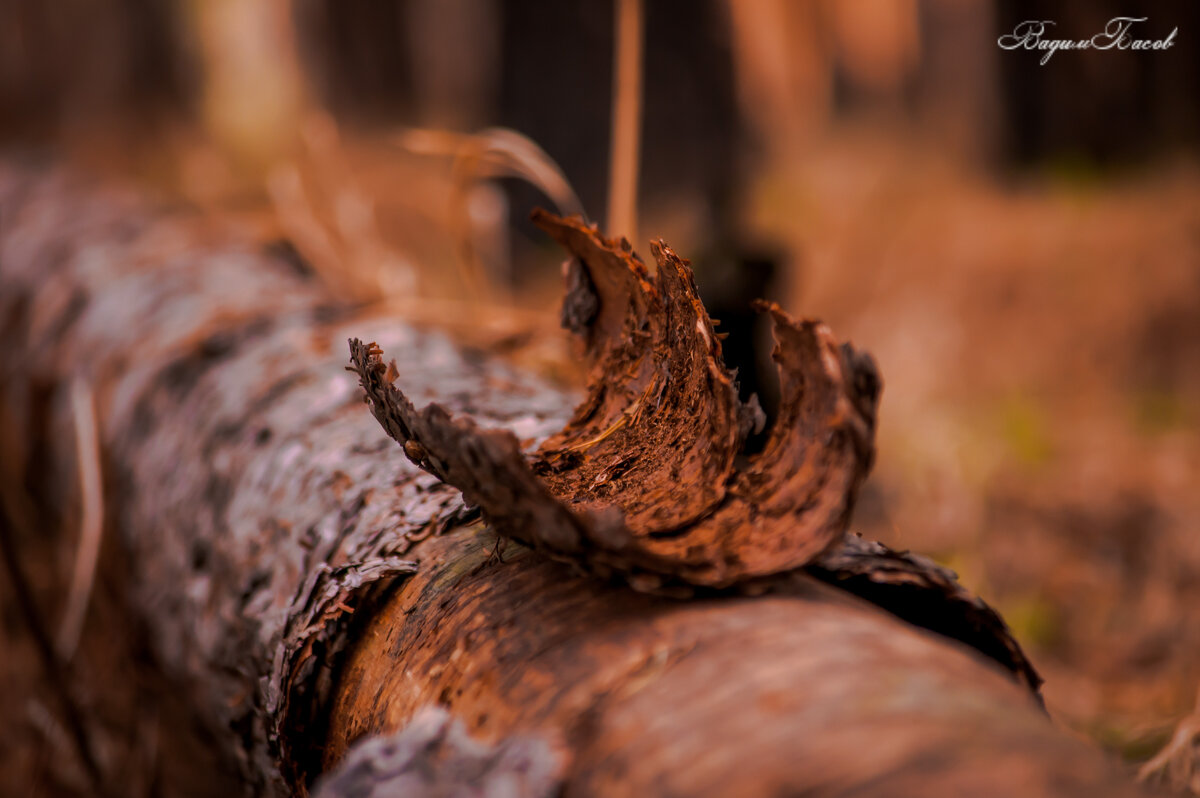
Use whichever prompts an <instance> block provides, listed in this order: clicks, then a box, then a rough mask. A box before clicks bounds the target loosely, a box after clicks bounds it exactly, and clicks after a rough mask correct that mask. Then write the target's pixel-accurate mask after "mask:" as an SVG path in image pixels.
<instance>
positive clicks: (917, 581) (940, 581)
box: [805, 535, 1042, 700]
mask: <svg viewBox="0 0 1200 798" xmlns="http://www.w3.org/2000/svg"><path fill="white" fill-rule="evenodd" d="M805 570H806V571H807V572H808V573H809V574H810V575H812V576H815V577H816V578H818V579H820V580H822V581H824V582H828V583H829V584H832V585H836V586H837V587H840V588H842V589H843V590H846V591H849V592H851V593H853V594H855V595H856V596H859V597H860V598H864V599H866V600H867V601H870V602H871V603H872V604H875V605H877V606H879V607H882V608H884V609H885V610H887V611H888V612H891V613H892V614H893V615H896V616H898V617H900V618H903V619H904V620H906V621H908V622H909V623H911V624H914V625H915V626H920V627H922V628H924V629H929V630H930V631H933V632H937V633H938V634H941V635H944V636H945V637H949V638H951V639H953V640H957V641H959V642H960V643H963V644H965V645H968V646H970V647H971V648H973V649H975V650H976V651H978V652H979V653H981V654H983V655H984V656H986V657H989V658H990V659H993V660H995V661H996V662H997V663H999V664H1000V665H1001V666H1002V667H1003V668H1004V669H1005V670H1007V671H1008V672H1009V673H1011V674H1012V676H1013V678H1014V679H1016V680H1017V681H1018V682H1020V683H1022V684H1024V685H1025V686H1027V687H1028V688H1029V689H1030V690H1031V691H1032V692H1033V694H1034V695H1036V696H1038V697H1039V700H1040V693H1039V688H1040V686H1041V684H1042V677H1041V676H1039V675H1038V673H1037V671H1036V670H1035V669H1034V667H1033V664H1032V663H1031V662H1030V661H1029V659H1028V658H1027V657H1026V656H1025V652H1024V651H1022V650H1021V646H1020V644H1019V643H1017V641H1016V639H1015V638H1014V637H1013V636H1012V632H1011V631H1010V630H1009V628H1008V624H1006V623H1005V622H1004V619H1003V618H1001V617H1000V615H999V613H997V612H996V611H995V610H994V609H992V608H991V607H990V606H988V604H987V603H986V602H985V601H984V600H983V599H981V598H979V597H978V596H976V595H975V594H974V593H972V592H971V591H970V590H968V589H967V588H965V587H963V586H962V585H961V584H960V583H959V581H958V577H957V575H955V573H954V572H953V571H951V570H950V569H948V568H943V567H942V566H940V565H938V564H937V563H935V562H934V561H933V560H930V559H929V558H927V557H922V556H921V555H919V554H913V553H911V552H907V551H901V552H897V551H892V550H891V549H889V548H888V547H887V546H884V545H883V544H882V543H877V542H874V541H867V540H863V539H862V538H861V537H859V536H858V535H847V536H846V538H845V539H844V540H843V541H842V542H841V543H840V544H839V545H837V546H834V547H832V548H830V549H829V550H828V551H826V552H825V553H824V554H822V555H821V556H820V557H818V558H817V559H816V561H814V562H813V563H811V564H810V565H808V566H807V567H806V569H805Z"/></svg>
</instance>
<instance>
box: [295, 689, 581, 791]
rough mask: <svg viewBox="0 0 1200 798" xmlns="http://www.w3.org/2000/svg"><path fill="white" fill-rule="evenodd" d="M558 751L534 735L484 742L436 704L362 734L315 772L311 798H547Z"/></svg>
mask: <svg viewBox="0 0 1200 798" xmlns="http://www.w3.org/2000/svg"><path fill="white" fill-rule="evenodd" d="M563 764H564V761H563V756H562V755H561V753H560V752H558V751H557V750H556V749H555V747H554V746H551V745H550V744H549V743H547V742H546V741H544V740H542V739H541V738H539V737H534V736H529V735H514V736H513V737H509V738H507V739H505V740H503V741H501V742H500V743H499V744H497V745H494V746H493V745H487V744H485V743H481V742H479V741H477V740H473V739H472V738H471V737H470V736H468V735H467V732H466V728H465V727H464V726H463V723H462V721H459V720H455V719H454V718H452V717H451V715H450V713H448V712H446V711H445V710H444V709H441V708H440V707H434V706H430V707H426V708H425V709H422V710H421V711H420V712H418V713H417V714H416V715H415V716H414V717H413V719H412V721H411V722H409V723H408V725H406V726H405V727H404V729H403V730H401V731H400V732H399V733H397V734H394V735H382V736H379V737H370V738H367V739H365V740H363V741H361V742H359V743H358V744H356V745H355V746H354V748H353V749H351V750H350V751H349V752H348V753H347V755H346V758H345V760H344V761H343V762H342V763H341V764H340V765H339V766H338V767H337V769H336V770H334V771H332V772H330V773H329V774H327V775H325V776H323V777H322V778H321V780H320V781H319V782H318V783H317V786H316V789H315V790H314V792H313V796H314V798H391V797H392V796H404V798H552V796H554V795H557V794H558V792H559V788H560V784H561V778H562V771H563Z"/></svg>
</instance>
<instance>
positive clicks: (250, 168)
mask: <svg viewBox="0 0 1200 798" xmlns="http://www.w3.org/2000/svg"><path fill="white" fill-rule="evenodd" d="M1133 13H1136V14H1137V15H1141V16H1147V17H1148V18H1149V19H1148V20H1147V21H1146V22H1144V23H1141V24H1140V26H1139V27H1138V28H1136V29H1135V32H1138V34H1139V35H1141V36H1145V37H1153V38H1160V37H1162V36H1165V35H1166V34H1168V33H1169V32H1170V31H1171V29H1172V28H1174V27H1178V28H1179V33H1178V35H1177V37H1176V44H1175V46H1174V47H1173V48H1172V49H1170V50H1167V51H1162V52H1159V51H1149V52H1140V53H1134V52H1129V51H1110V52H1061V53H1058V54H1056V55H1055V56H1054V57H1053V58H1052V59H1051V60H1050V62H1049V63H1048V64H1047V65H1045V66H1039V65H1038V60H1039V56H1040V54H1038V53H1030V52H1022V51H1012V52H1008V51H1002V50H1000V49H999V48H998V47H997V45H996V39H997V37H998V36H1000V35H1002V34H1004V33H1009V32H1011V31H1012V29H1013V28H1014V27H1015V25H1016V24H1017V23H1018V22H1020V21H1022V20H1026V19H1052V20H1055V21H1056V22H1057V27H1056V29H1055V32H1056V34H1059V35H1064V36H1070V37H1071V38H1077V37H1089V36H1091V35H1092V34H1094V33H1097V32H1100V31H1101V30H1103V28H1104V26H1105V24H1106V23H1107V21H1108V20H1109V19H1110V18H1111V17H1113V16H1116V15H1120V14H1133ZM1198 35H1200V4H1197V3H1193V2H1178V3H1170V2H1156V3H1148V2H1141V3H1134V2H1126V3H1119V2H1113V1H1111V0H1101V1H1100V2H1030V1H1029V0H995V1H994V2H982V1H981V2H965V1H963V0H856V1H855V2H835V1H834V0H737V1H736V2H733V0H729V1H728V2H721V1H719V0H708V1H707V2H700V1H699V0H697V2H666V0H646V2H645V42H646V46H645V61H644V75H645V101H644V116H643V124H642V134H643V147H642V168H641V192H640V205H641V221H640V224H639V227H640V230H641V239H640V240H638V241H636V242H635V248H637V249H638V250H640V251H642V252H645V251H646V249H647V247H646V240H648V239H649V238H650V237H652V236H653V237H658V236H662V237H663V238H665V239H666V240H667V241H668V242H669V243H670V244H671V245H672V247H674V248H675V249H676V250H677V251H678V252H679V253H680V254H682V255H685V256H689V257H691V258H692V259H693V261H694V262H695V266H696V269H697V274H698V279H699V281H700V287H701V291H702V293H703V294H704V295H705V298H706V301H707V302H708V304H709V306H710V308H711V310H712V314H713V315H714V316H715V317H716V318H718V319H721V320H722V321H723V322H724V324H723V326H722V329H723V330H726V331H728V332H730V333H731V337H730V339H729V341H728V342H727V349H728V354H729V357H730V359H731V360H733V361H734V362H735V364H737V365H738V366H739V368H740V369H741V374H742V377H743V383H744V386H743V387H744V388H745V389H746V390H748V391H749V390H755V391H758V392H759V393H760V394H762V395H763V396H764V397H766V399H767V401H766V402H765V403H766V404H767V405H768V406H769V405H770V401H769V398H770V396H771V394H772V391H773V387H772V385H771V369H770V363H769V354H768V353H769V340H766V339H765V338H764V336H765V335H766V331H765V330H764V329H762V328H761V327H760V326H759V325H758V324H757V322H756V320H755V319H754V317H753V314H751V312H750V311H749V308H748V301H749V300H750V299H751V298H753V297H756V296H766V297H769V298H771V299H775V300H776V301H779V302H780V303H782V304H783V305H784V307H785V308H787V309H788V310H789V311H791V312H793V313H796V314H801V315H808V316H816V317H820V318H822V319H824V320H826V321H827V322H829V323H830V325H831V326H832V327H833V329H834V330H835V331H836V332H837V334H838V335H839V337H841V338H843V339H849V340H853V341H854V343H855V344H856V345H858V346H861V347H864V348H866V349H868V350H870V351H871V352H872V353H874V355H875V356H876V357H877V359H878V361H879V364H880V367H881V370H882V372H883V375H884V380H885V386H886V387H885V391H884V397H883V404H882V414H881V427H880V432H879V435H880V440H879V456H878V460H877V466H876V469H875V473H874V475H873V476H872V477H871V480H870V482H869V484H868V487H867V488H866V490H865V495H864V497H863V499H862V501H861V503H860V506H859V509H858V511H857V515H856V518H855V522H854V528H856V529H857V530H858V531H860V532H862V534H863V535H864V536H866V537H869V538H876V539H880V540H882V541H884V542H886V543H887V544H888V545H890V546H893V547H896V548H910V549H913V550H916V551H920V552H924V553H928V554H931V555H933V556H934V557H935V558H936V559H938V560H939V561H942V562H944V563H946V564H949V565H950V566H951V567H953V568H954V569H956V570H957V571H958V572H959V573H960V576H961V577H962V579H963V580H964V581H965V583H966V584H968V585H970V586H971V587H972V588H973V589H975V590H976V591H977V592H978V593H979V594H981V595H982V596H984V597H985V598H986V599H988V600H989V601H991V602H993V603H994V604H995V605H996V606H997V607H998V608H999V609H1000V610H1001V611H1002V612H1003V614H1004V615H1005V617H1006V618H1007V619H1008V620H1009V621H1010V622H1011V624H1012V625H1013V627H1014V630H1015V632H1016V634H1017V636H1018V638H1019V639H1020V640H1021V641H1022V643H1023V644H1024V645H1026V646H1027V647H1028V650H1029V653H1030V655H1031V657H1032V659H1033V660H1034V662H1035V663H1036V665H1037V666H1038V667H1039V669H1040V670H1041V671H1042V673H1043V675H1044V676H1045V678H1046V686H1045V696H1046V700H1047V704H1048V706H1049V708H1050V710H1051V712H1052V714H1053V715H1054V717H1055V718H1056V719H1057V720H1058V721H1059V722H1061V723H1062V724H1064V725H1065V726H1067V727H1069V728H1071V729H1074V730H1076V731H1077V732H1078V733H1080V734H1081V735H1086V736H1088V737H1090V738H1093V739H1095V740H1097V741H1098V742H1099V743H1100V744H1102V745H1104V746H1106V747H1108V748H1109V749H1111V750H1114V751H1116V752H1118V753H1119V754H1120V755H1121V756H1123V757H1125V758H1127V759H1129V760H1133V761H1141V760H1144V759H1146V758H1148V757H1149V756H1150V755H1151V754H1152V753H1153V752H1154V751H1155V750H1157V749H1158V748H1159V747H1161V746H1162V745H1163V744H1164V743H1165V742H1166V740H1167V739H1168V738H1169V736H1170V734H1171V731H1172V729H1173V728H1174V726H1175V724H1176V723H1177V722H1178V721H1179V719H1180V718H1181V717H1183V716H1184V715H1186V714H1188V713H1189V712H1190V711H1191V710H1192V707H1193V705H1194V703H1195V702H1196V699H1197V686H1198V685H1200V611H1197V608H1198V607H1200V162H1198V160H1197V156H1198V154H1200V45H1197V44H1196V43H1195V37H1196V36H1198ZM612 45H613V8H612V4H611V3H610V2H602V1H597V2H585V3H561V2H552V0H537V1H534V0H360V2H353V3H349V2H338V1H337V0H175V2H161V1H160V0H55V1H54V2H40V1H39V0H0V142H2V146H3V147H4V149H5V151H6V152H8V153H9V154H14V153H18V152H20V153H25V154H30V153H32V154H33V155H34V156H36V157H41V156H46V155H48V156H53V157H55V158H58V159H69V160H71V161H73V162H75V163H77V164H79V165H81V166H82V167H83V168H88V169H91V170H94V171H97V172H100V173H103V174H112V175H115V176H118V177H120V178H122V179H125V180H129V181H132V182H135V183H137V184H139V185H141V186H143V187H145V188H146V189H148V190H151V191H153V192H157V193H158V194H160V195H162V196H164V197H166V198H167V199H168V200H170V201H177V202H180V203H186V204H189V205H195V206H199V207H200V208H202V209H203V210H204V212H206V213H209V214H211V215H212V217H213V218H214V220H216V221H219V223H221V224H226V225H230V224H231V225H235V226H237V227H239V228H241V229H242V230H243V231H244V232H245V234H247V235H252V236H255V237H256V238H258V239H259V240H261V242H262V244H263V245H264V246H271V247H275V248H281V249H282V251H285V252H287V253H289V255H290V256H291V257H294V258H295V262H296V263H297V265H298V268H306V269H307V268H311V269H314V270H315V271H316V272H317V273H319V274H320V275H322V276H323V277H325V278H326V279H327V280H328V281H329V283H330V285H331V287H332V288H333V289H334V290H337V291H339V292H341V293H342V294H343V295H345V296H348V297H351V298H353V299H356V300H362V301H384V302H388V303H391V304H393V305H394V306H395V308H396V312H397V313H398V314H408V315H410V316H412V317H413V318H414V319H415V320H417V321H420V322H421V323H430V324H437V325H440V326H444V327H447V328H449V329H452V330H453V331H454V332H455V334H456V335H459V336H460V337H462V338H463V339H464V340H466V341H467V342H468V343H469V344H472V345H478V346H488V347H491V348H493V349H495V348H497V347H501V348H503V349H504V350H505V351H506V352H507V353H508V355H509V356H511V357H513V358H515V359H518V360H520V361H522V362H523V363H525V364H527V365H529V366H530V367H532V368H537V369H540V370H542V371H544V372H546V373H548V374H551V375H554V376H558V377H560V378H562V379H570V378H572V376H573V375H572V371H571V366H570V359H569V357H568V347H567V341H566V337H565V334H563V333H561V332H560V331H558V329H557V307H556V303H557V299H558V295H559V293H560V290H561V279H560V276H559V274H560V273H559V268H558V262H559V257H560V256H559V255H558V254H557V252H556V249H555V248H554V247H552V246H551V245H550V244H549V243H548V242H546V241H544V240H543V239H542V238H541V237H540V236H539V235H537V233H536V231H534V230H533V228H532V227H530V226H529V225H528V224H527V223H526V222H525V218H526V216H527V214H528V212H529V210H530V209H531V208H532V207H533V206H535V205H537V204H552V203H554V202H555V201H557V202H558V203H559V204H560V206H563V207H568V208H569V207H570V205H571V203H572V200H571V191H570V190H569V189H567V188H566V187H564V186H563V185H560V184H559V183H557V182H556V181H555V179H554V173H553V171H552V170H550V169H549V168H548V166H547V164H546V162H545V161H544V160H542V156H540V154H539V153H538V151H537V147H540V148H541V149H542V150H544V151H545V153H546V154H548V156H549V157H550V158H552V159H553V161H554V162H556V163H557V164H558V165H559V167H561V170H562V174H563V175H565V177H566V179H567V181H569V183H570V186H572V187H573V189H574V194H575V195H577V198H578V201H579V203H580V204H581V206H582V208H583V209H584V210H585V211H586V212H587V213H588V215H589V217H590V218H592V219H594V220H596V221H598V222H600V224H601V229H602V230H603V229H604V219H603V216H602V214H603V209H604V205H605V200H606V196H605V193H606V185H607V174H608V153H609V115H610V102H611V74H612V58H613V56H612V49H613V46H612ZM495 127H504V128H509V129H512V130H514V131H517V132H518V133H520V134H522V136H523V137H524V138H522V137H515V136H512V135H510V134H507V133H503V132H495V131H493V132H490V133H486V134H484V135H472V134H475V133H477V132H478V131H482V130H487V129H489V128H495ZM531 142H532V144H531ZM533 144H536V145H537V147H535V146H533ZM520 174H525V175H531V176H532V177H533V178H534V181H533V182H534V183H537V184H539V185H540V186H541V190H539V189H538V188H535V187H533V186H532V185H531V184H530V182H529V181H524V180H518V179H515V178H514V175H520ZM546 194H549V195H550V196H546ZM616 232H620V231H616ZM401 379H403V375H402V376H401ZM5 477H6V478H12V477H13V475H12V474H11V473H10V474H7V475H5ZM73 534H74V532H72V531H70V530H68V531H65V532H63V533H62V534H61V535H54V534H47V536H46V540H45V541H42V542H41V543H39V544H38V545H39V546H41V548H42V550H43V553H44V554H45V556H44V557H43V558H42V559H41V560H40V561H39V562H40V564H39V565H38V566H37V570H38V571H39V574H38V578H39V583H40V584H41V586H42V587H43V588H44V590H45V593H46V596H47V599H46V600H47V602H48V604H49V606H51V607H53V606H54V605H53V602H54V599H53V595H54V585H55V584H56V580H57V583H61V582H62V581H64V580H66V578H67V577H66V574H67V571H68V570H69V567H70V562H71V551H72V550H71V546H72V537H71V536H72V535H73ZM42 571H44V573H41V572H42ZM7 590H8V588H7V586H5V587H3V588H0V595H3V596H4V598H3V634H4V636H5V637H6V638H7V639H8V640H10V641H11V640H13V639H15V638H16V637H18V636H19V634H20V630H21V623H22V621H21V618H20V616H19V615H17V614H16V613H15V611H14V610H13V609H12V602H11V601H10V600H9V597H8V596H7ZM4 650H5V653H4V654H3V655H2V656H0V659H2V660H3V662H2V663H0V673H3V674H4V678H5V679H6V680H8V679H13V678H15V679H18V680H26V679H28V680H32V678H33V676H32V674H35V673H36V663H35V662H34V661H33V660H32V659H29V661H28V662H27V663H26V662H24V660H23V659H22V658H21V656H20V652H21V651H22V648H21V647H20V646H19V645H17V644H14V645H13V646H11V647H10V646H9V645H8V644H4ZM17 715H18V716H19V717H17V718H16V719H15V720H13V721H12V722H11V724H9V729H10V731H13V730H14V727H13V726H12V724H17V726H18V727H19V728H26V729H29V728H32V727H37V725H38V724H37V723H36V719H37V713H29V714H28V716H23V715H21V712H19V711H18V712H17ZM31 718H32V719H33V720H30V719H31ZM26 733H27V734H29V735H30V736H31V738H34V737H36V732H33V731H28V732H26ZM5 748H6V749H7V750H8V751H9V753H8V755H9V756H17V755H18V751H17V748H8V747H7V746H5ZM23 755H24V754H22V756H23Z"/></svg>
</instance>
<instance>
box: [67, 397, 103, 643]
mask: <svg viewBox="0 0 1200 798" xmlns="http://www.w3.org/2000/svg"><path fill="white" fill-rule="evenodd" d="M71 414H72V417H73V418H74V421H75V442H76V452H77V457H78V464H79V495H80V497H81V504H82V506H83V514H82V519H81V520H80V524H79V548H78V549H77V550H76V553H75V568H74V570H73V572H72V575H71V589H70V592H69V593H68V594H67V608H66V611H65V612H64V613H63V617H62V623H61V625H60V626H59V628H58V639H57V641H56V645H55V648H56V649H57V651H58V656H59V657H61V658H62V660H63V662H70V661H71V659H72V658H73V657H74V656H75V649H76V648H77V647H78V645H79V636H80V634H81V633H82V632H83V622H84V619H85V618H86V617H87V608H88V603H89V602H90V600H91V596H92V586H93V585H94V584H95V582H96V564H97V562H99V559H100V539H101V537H102V536H103V534H104V481H103V475H102V474H101V471H100V440H99V436H98V435H97V432H96V405H95V401H94V400H93V397H92V390H91V388H89V387H88V384H87V383H86V382H85V381H83V380H81V379H77V380H75V381H74V382H72V383H71Z"/></svg>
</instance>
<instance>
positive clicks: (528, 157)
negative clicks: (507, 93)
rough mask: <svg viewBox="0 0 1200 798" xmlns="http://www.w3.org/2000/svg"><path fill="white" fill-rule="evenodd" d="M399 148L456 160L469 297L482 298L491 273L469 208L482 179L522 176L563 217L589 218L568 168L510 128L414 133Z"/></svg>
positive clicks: (454, 221)
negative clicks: (480, 252) (479, 249)
mask: <svg viewBox="0 0 1200 798" xmlns="http://www.w3.org/2000/svg"><path fill="white" fill-rule="evenodd" d="M395 142H396V144H398V145H399V146H400V147H402V148H403V149H405V150H407V151H409V152H411V153H414V154H418V155H430V156H444V157H451V158H453V159H454V162H453V166H452V168H451V180H452V182H453V190H452V191H451V194H450V208H449V219H450V224H451V228H452V230H451V233H452V235H453V237H454V239H455V240H456V241H457V242H458V248H459V255H460V263H461V266H462V280H463V284H464V286H465V288H466V289H467V291H468V293H472V294H474V295H475V296H482V295H483V293H484V291H483V289H484V288H485V287H488V288H491V289H492V293H495V291H496V289H497V288H498V286H488V285H487V284H488V279H487V277H488V276H487V272H486V269H484V267H483V264H482V263H481V260H480V258H479V255H478V253H477V252H476V251H475V245H474V243H473V241H472V223H471V215H470V210H469V198H470V188H471V186H472V185H473V184H475V183H476V182H478V181H480V180H486V179H490V178H496V177H516V178H519V179H521V180H524V181H526V182H527V183H529V184H530V185H532V186H534V187H535V188H537V189H538V190H539V191H541V192H542V193H543V194H545V195H546V196H547V197H548V198H549V199H550V200H551V202H553V203H554V205H555V207H556V208H557V209H558V211H559V213H562V214H566V215H571V214H578V215H580V216H585V214H584V210H583V203H581V202H580V201H579V196H578V195H577V194H576V193H575V189H574V188H572V187H571V183H570V181H569V180H567V178H566V175H564V174H563V171H562V169H560V168H559V166H558V164H557V163H555V162H554V159H553V158H551V157H550V156H549V155H548V154H547V153H546V151H545V150H543V149H542V148H541V147H539V146H538V145H537V143H536V142H535V141H533V140H532V139H531V138H529V137H528V136H525V135H523V134H521V133H518V132H517V131H515V130H510V129H508V128H501V127H493V128H487V129H486V130H481V131H479V132H478V133H472V134H464V133H455V132H452V131H448V130H429V129H419V128H418V129H411V130H405V131H403V132H401V133H400V134H399V135H398V136H397V137H396V138H395Z"/></svg>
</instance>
